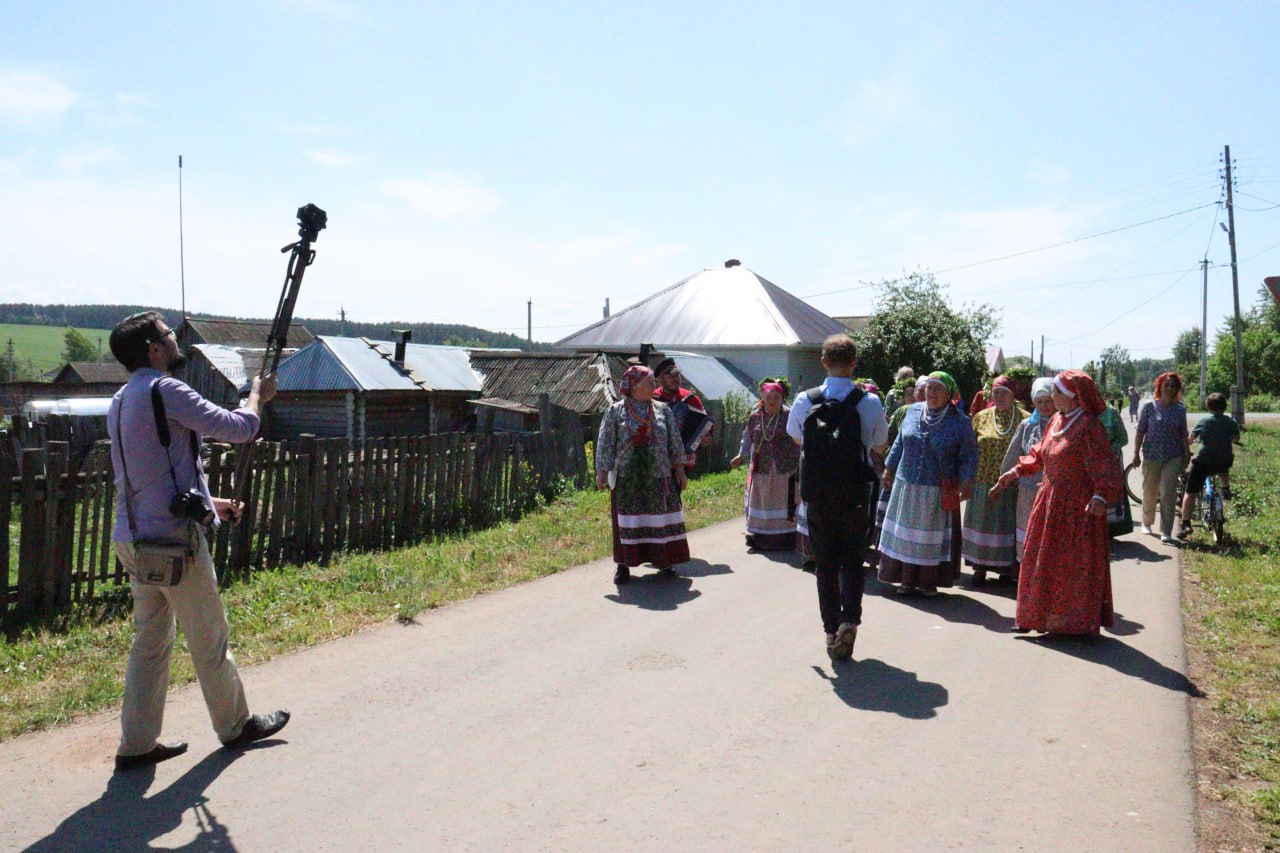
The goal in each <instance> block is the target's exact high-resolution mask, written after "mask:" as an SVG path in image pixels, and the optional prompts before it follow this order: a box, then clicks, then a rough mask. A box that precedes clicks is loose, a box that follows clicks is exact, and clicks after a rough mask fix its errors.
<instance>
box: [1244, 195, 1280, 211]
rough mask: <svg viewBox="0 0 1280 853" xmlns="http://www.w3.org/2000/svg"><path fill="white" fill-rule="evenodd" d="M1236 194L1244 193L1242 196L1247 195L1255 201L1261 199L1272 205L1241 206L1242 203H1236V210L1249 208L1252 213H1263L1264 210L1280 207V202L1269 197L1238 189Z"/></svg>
mask: <svg viewBox="0 0 1280 853" xmlns="http://www.w3.org/2000/svg"><path fill="white" fill-rule="evenodd" d="M1236 195H1242V196H1245V197H1246V198H1251V199H1254V200H1255V201H1260V202H1263V203H1265V204H1269V205H1271V206H1270V207H1241V206H1240V205H1236V210H1247V211H1249V212H1250V213H1261V212H1262V211H1264V210H1275V209H1276V208H1277V207H1280V202H1275V201H1272V200H1271V199H1269V198H1261V197H1259V196H1256V195H1250V194H1249V193H1247V192H1244V191H1243V190H1236Z"/></svg>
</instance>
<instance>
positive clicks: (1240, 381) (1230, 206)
mask: <svg viewBox="0 0 1280 853" xmlns="http://www.w3.org/2000/svg"><path fill="white" fill-rule="evenodd" d="M1222 159H1223V162H1224V163H1225V164H1226V170H1227V171H1226V177H1227V237H1228V238H1229V241H1228V242H1230V243H1231V298H1232V300H1233V301H1234V302H1235V311H1236V322H1235V331H1236V384H1235V385H1232V386H1231V417H1233V418H1235V419H1236V423H1238V424H1239V425H1240V426H1244V343H1243V341H1242V340H1241V338H1242V337H1243V334H1242V332H1243V330H1242V328H1241V323H1240V273H1239V270H1237V269H1236V208H1235V204H1234V203H1233V202H1232V195H1231V146H1230V145H1225V146H1223V149H1222Z"/></svg>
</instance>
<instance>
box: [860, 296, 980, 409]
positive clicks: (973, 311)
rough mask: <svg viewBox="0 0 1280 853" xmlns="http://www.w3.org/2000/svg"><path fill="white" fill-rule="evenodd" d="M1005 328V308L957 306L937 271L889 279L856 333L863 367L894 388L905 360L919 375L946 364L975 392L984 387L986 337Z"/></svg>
mask: <svg viewBox="0 0 1280 853" xmlns="http://www.w3.org/2000/svg"><path fill="white" fill-rule="evenodd" d="M999 328H1000V316H999V311H998V309H996V308H994V307H993V306H991V305H985V304H984V305H976V306H965V307H962V308H960V309H956V308H952V307H951V305H950V304H949V302H948V301H947V296H946V286H945V285H943V284H941V283H939V282H938V281H937V280H936V279H935V278H934V277H933V274H932V273H911V274H910V275H907V276H905V277H903V278H898V279H892V280H888V281H883V282H881V283H880V284H879V292H878V294H877V296H876V303H875V310H874V311H873V312H872V314H871V318H870V321H869V322H868V324H867V327H866V328H865V329H863V330H861V331H859V332H857V333H855V334H854V339H855V340H856V341H857V343H858V372H859V373H863V374H869V375H870V376H871V377H872V378H874V379H875V380H876V384H877V385H879V386H880V387H881V388H889V387H891V386H892V384H893V376H894V373H895V372H896V371H897V369H898V368H899V367H900V366H902V365H904V364H906V365H910V366H911V367H913V368H915V371H916V375H917V376H920V375H923V374H925V373H929V372H931V371H934V370H945V371H947V372H948V373H950V374H951V375H952V376H953V377H954V378H955V380H956V382H957V383H958V384H959V386H960V390H961V393H963V394H964V395H965V396H966V397H969V396H971V395H973V394H974V393H975V392H976V391H977V390H978V389H979V388H981V387H982V381H983V379H984V378H985V377H986V373H987V360H986V347H985V343H986V341H988V340H990V339H991V338H992V337H993V336H994V335H995V333H996V332H997V331H998V330H999Z"/></svg>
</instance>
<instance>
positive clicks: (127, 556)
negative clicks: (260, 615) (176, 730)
mask: <svg viewBox="0 0 1280 853" xmlns="http://www.w3.org/2000/svg"><path fill="white" fill-rule="evenodd" d="M199 539H200V546H199V548H198V549H197V550H196V557H195V559H194V560H193V561H192V562H191V563H189V564H188V565H187V573H186V575H184V576H183V578H182V581H181V582H180V583H179V584H178V585H177V586H148V585H146V584H141V583H138V582H137V581H136V580H130V587H131V589H132V592H133V626H134V631H135V633H134V637H133V647H132V648H130V649H129V664H128V667H127V668H126V669H125V675H124V706H123V709H122V710H121V713H120V728H121V737H120V749H119V751H118V754H119V755H142V754H143V753H146V752H149V751H150V750H151V749H152V748H153V747H155V745H156V743H157V739H158V738H159V737H160V729H161V726H162V725H163V723H164V702H165V694H166V693H167V692H168V688H169V657H170V655H171V654H172V653H173V640H174V636H175V631H174V617H175V616H176V617H177V620H178V623H179V624H180V625H182V633H183V634H184V635H186V638H187V646H188V648H189V649H190V651H191V660H192V663H194V664H195V670H196V676H197V677H198V678H199V679H200V690H201V692H202V693H204V703H205V705H206V706H207V707H208V709H209V716H210V718H211V719H212V720H213V730H214V731H215V732H216V733H217V735H218V739H219V740H221V741H224V742H225V741H228V740H231V739H232V738H234V737H236V736H237V735H238V734H240V729H241V728H243V727H244V724H245V723H246V722H247V721H248V719H249V706H248V703H247V702H246V700H245V697H244V688H243V687H242V686H241V684H240V675H239V673H238V672H237V671H236V664H235V660H234V659H232V657H231V652H230V650H229V649H228V648H227V642H228V639H229V638H230V629H229V628H228V627H227V614H226V611H225V610H223V608H222V599H221V598H219V596H218V580H217V576H216V575H215V573H214V570H213V558H212V557H211V556H210V555H209V543H208V542H207V541H205V538H204V534H203V533H201V534H199ZM115 545H116V553H117V554H118V555H119V556H120V562H121V563H123V564H124V567H125V569H131V568H132V567H133V543H131V542H117V543H115Z"/></svg>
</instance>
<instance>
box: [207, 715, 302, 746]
mask: <svg viewBox="0 0 1280 853" xmlns="http://www.w3.org/2000/svg"><path fill="white" fill-rule="evenodd" d="M288 722H289V712H288V711H274V712H272V713H270V714H254V715H253V716H252V717H250V718H249V722H247V723H245V724H244V728H242V729H241V730H240V734H238V735H236V736H235V737H233V738H232V739H231V740H229V741H226V742H225V743H223V744H222V746H223V748H224V749H240V748H241V747H242V746H248V745H249V744H251V743H253V742H254V741H259V740H263V739H265V738H269V737H271V736H272V735H273V734H275V733H276V732H278V731H280V730H281V729H283V728H284V727H285V726H286V725H287V724H288Z"/></svg>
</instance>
